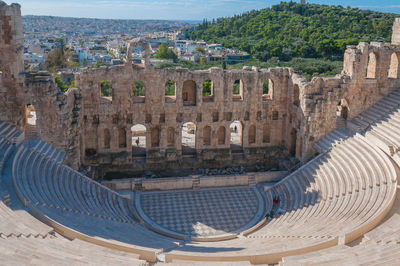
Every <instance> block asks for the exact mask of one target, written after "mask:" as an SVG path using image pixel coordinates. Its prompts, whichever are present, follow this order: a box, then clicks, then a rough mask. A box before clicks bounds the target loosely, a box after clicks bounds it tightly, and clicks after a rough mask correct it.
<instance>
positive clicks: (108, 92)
mask: <svg viewBox="0 0 400 266" xmlns="http://www.w3.org/2000/svg"><path fill="white" fill-rule="evenodd" d="M100 96H101V97H107V98H109V97H111V99H112V85H111V82H110V81H108V80H102V81H100Z"/></svg>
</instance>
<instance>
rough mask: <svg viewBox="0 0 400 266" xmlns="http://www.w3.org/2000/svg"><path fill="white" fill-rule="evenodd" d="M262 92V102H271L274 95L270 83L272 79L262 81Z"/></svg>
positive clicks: (272, 85) (272, 84) (272, 83)
mask: <svg viewBox="0 0 400 266" xmlns="http://www.w3.org/2000/svg"><path fill="white" fill-rule="evenodd" d="M262 90H263V93H262V98H263V100H264V101H266V100H272V98H273V94H274V82H273V81H272V79H266V80H264V83H263V87H262Z"/></svg>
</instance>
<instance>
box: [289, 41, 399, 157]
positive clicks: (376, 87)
mask: <svg viewBox="0 0 400 266" xmlns="http://www.w3.org/2000/svg"><path fill="white" fill-rule="evenodd" d="M399 56H400V47H398V46H392V45H389V44H383V43H377V42H373V43H371V44H367V43H360V44H359V45H358V46H349V47H348V48H347V50H346V52H345V55H344V68H343V71H342V74H341V75H337V76H336V77H334V78H313V80H312V81H311V82H304V80H302V79H300V80H299V78H298V76H296V75H294V76H292V80H293V82H294V83H298V84H299V87H300V94H301V96H300V98H301V99H302V100H303V101H301V102H302V104H304V105H303V106H302V108H301V111H302V112H303V114H300V117H304V118H305V119H303V120H302V121H299V122H300V124H301V132H302V133H301V136H304V137H303V140H302V141H303V143H302V147H303V157H304V158H308V157H309V156H311V155H312V153H313V149H312V145H313V144H314V143H315V142H316V141H317V140H319V139H321V138H322V137H323V136H325V135H326V134H327V133H329V132H330V131H332V130H333V129H335V128H336V125H337V122H338V120H339V119H340V114H338V109H341V108H344V107H346V109H347V110H348V114H347V119H352V118H353V117H355V116H357V115H358V114H360V113H361V112H364V111H365V110H367V109H368V108H369V107H370V106H371V105H373V104H374V103H376V102H377V101H379V100H380V99H381V98H382V97H384V96H385V95H387V94H388V93H390V92H391V91H393V90H394V89H397V88H399V87H400V79H399V73H400V65H399V58H400V57H399Z"/></svg>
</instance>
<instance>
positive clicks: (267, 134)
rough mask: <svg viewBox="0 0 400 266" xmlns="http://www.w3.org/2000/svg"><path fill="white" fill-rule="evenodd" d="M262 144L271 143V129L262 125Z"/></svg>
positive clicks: (267, 125)
mask: <svg viewBox="0 0 400 266" xmlns="http://www.w3.org/2000/svg"><path fill="white" fill-rule="evenodd" d="M263 142H264V143H270V142H271V127H270V125H269V124H264V128H263Z"/></svg>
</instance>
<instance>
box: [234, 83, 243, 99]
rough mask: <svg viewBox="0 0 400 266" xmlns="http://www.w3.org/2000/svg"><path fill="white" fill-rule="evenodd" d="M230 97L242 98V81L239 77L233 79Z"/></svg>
mask: <svg viewBox="0 0 400 266" xmlns="http://www.w3.org/2000/svg"><path fill="white" fill-rule="evenodd" d="M232 99H233V100H234V101H237V100H243V81H242V80H241V79H240V80H239V79H238V80H235V82H234V83H233V88H232Z"/></svg>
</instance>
